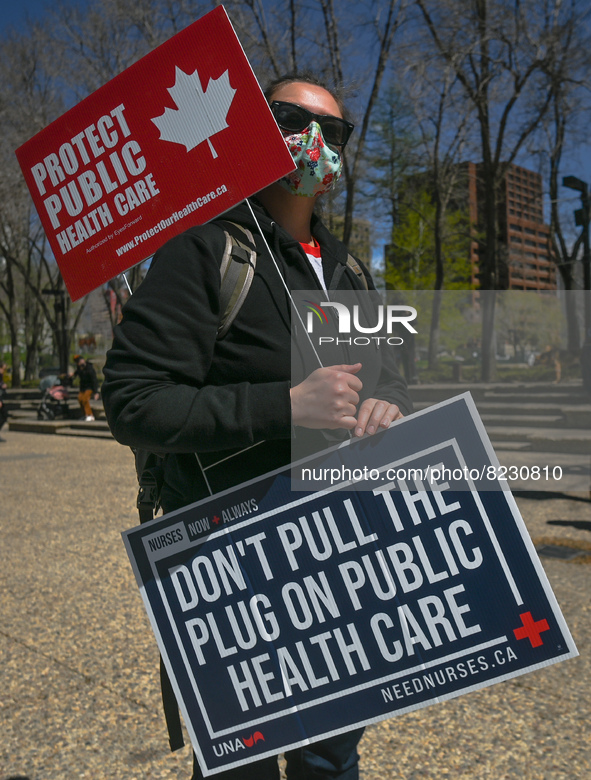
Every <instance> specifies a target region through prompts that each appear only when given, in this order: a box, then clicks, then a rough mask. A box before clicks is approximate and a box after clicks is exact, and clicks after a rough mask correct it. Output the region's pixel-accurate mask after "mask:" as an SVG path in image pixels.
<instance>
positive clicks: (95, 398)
mask: <svg viewBox="0 0 591 780" xmlns="http://www.w3.org/2000/svg"><path fill="white" fill-rule="evenodd" d="M92 397H93V399H94V400H95V401H98V399H99V397H100V396H99V394H98V393H95V394H94V395H93V396H92Z"/></svg>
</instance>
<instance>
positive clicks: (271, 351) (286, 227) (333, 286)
mask: <svg viewBox="0 0 591 780" xmlns="http://www.w3.org/2000/svg"><path fill="white" fill-rule="evenodd" d="M266 94H267V98H268V100H269V103H270V105H271V109H272V111H273V114H274V116H275V118H276V120H277V122H278V124H279V126H280V128H281V129H282V131H283V134H284V136H285V138H286V143H287V144H288V147H289V148H290V150H291V152H292V155H293V156H294V160H295V161H296V163H297V165H298V168H297V171H296V172H295V173H293V174H290V175H288V176H287V177H285V178H284V179H283V180H281V181H279V182H275V183H274V184H272V185H271V186H269V187H267V188H266V189H265V190H263V191H261V192H259V193H258V194H257V196H256V197H254V198H251V199H250V205H251V207H252V209H253V211H254V214H255V215H256V217H257V220H258V224H257V222H255V220H254V219H253V217H252V214H251V212H250V210H249V208H248V204H246V203H242V204H240V205H238V206H237V207H236V208H234V209H233V210H232V211H231V212H229V213H228V214H226V215H224V217H223V219H225V220H231V221H233V222H236V223H239V224H240V225H243V226H244V227H247V228H248V229H249V230H250V231H251V232H252V233H253V235H254V238H255V244H256V249H257V254H258V260H257V266H256V273H255V276H254V280H253V283H252V287H251V288H250V291H249V292H248V295H247V297H246V299H245V301H244V303H243V304H242V307H241V309H240V311H239V313H238V316H237V318H236V320H235V321H234V323H233V324H232V326H231V327H230V330H229V332H228V334H227V335H226V336H225V337H224V338H222V339H219V338H216V332H217V328H218V322H219V319H220V311H219V308H220V307H219V291H220V270H219V266H220V259H221V257H222V253H223V251H224V245H225V239H224V233H223V230H222V228H221V227H220V225H219V221H218V220H214V221H213V222H211V223H209V224H207V225H203V226H201V227H194V228H191V229H189V230H188V231H186V232H185V233H183V234H182V235H180V236H177V237H176V238H173V239H171V240H170V241H169V242H168V243H166V244H165V245H164V246H163V247H162V248H161V249H160V250H159V251H158V252H157V254H156V255H155V257H154V260H153V262H152V264H151V267H150V270H149V272H148V274H147V276H146V279H145V280H144V282H142V284H141V286H140V287H139V288H138V290H137V291H136V292H135V293H134V294H133V296H132V297H131V298H130V300H129V301H128V302H127V304H126V306H125V308H124V312H123V318H122V321H121V323H120V324H119V325H118V326H117V328H116V331H115V338H114V343H113V347H112V349H111V350H110V351H109V353H108V355H107V362H106V366H105V369H104V373H105V380H106V381H105V383H104V385H103V399H104V403H105V411H106V413H107V417H108V420H109V424H110V426H111V430H112V431H113V434H114V435H115V437H116V438H117V439H118V440H119V441H120V442H122V443H124V444H128V445H131V446H133V447H139V448H143V449H149V450H153V451H158V452H164V453H168V455H167V458H166V461H165V478H164V488H163V493H162V505H163V508H164V510H165V511H171V510H173V509H177V508H180V507H182V506H184V505H186V504H188V503H190V502H193V501H196V500H198V499H201V498H204V497H206V496H207V495H208V494H209V493H208V487H211V488H212V489H213V490H214V492H215V491H218V490H221V489H224V488H229V487H232V486H233V485H236V484H239V483H241V482H243V481H245V480H247V479H251V478H253V477H255V476H258V475H260V474H263V473H265V472H267V471H270V470H271V469H275V468H278V467H280V466H282V465H286V464H288V463H289V462H290V445H291V440H292V432H294V431H295V436H296V439H299V440H304V441H306V442H307V444H308V449H309V450H310V451H314V450H316V451H318V450H320V449H324V448H326V447H327V444H328V442H327V437H326V435H325V432H326V431H332V432H335V433H338V432H339V431H340V432H345V433H346V432H347V431H351V432H352V434H353V435H355V436H363V435H364V434H366V433H367V434H372V433H375V432H376V431H377V430H378V429H380V428H386V427H388V426H389V425H390V423H391V422H392V421H394V420H396V419H397V418H398V417H400V416H401V415H402V414H405V413H408V412H409V411H410V410H411V405H410V402H409V399H408V396H407V393H406V386H405V383H404V381H403V379H402V378H401V376H400V374H399V373H398V371H397V369H396V367H395V365H394V364H393V362H392V361H391V360H390V359H389V358H388V357H387V355H382V356H380V355H379V354H378V355H377V357H376V358H375V360H377V361H378V363H379V365H378V368H377V370H376V369H375V367H374V368H372V369H370V368H369V367H367V366H362V365H361V364H359V363H357V364H354V365H351V364H350V363H349V361H348V360H347V353H346V352H344V351H343V352H341V353H340V356H341V360H340V362H339V363H338V364H337V363H335V364H334V365H330V366H329V367H326V368H315V367H314V366H313V365H311V366H307V367H306V368H305V371H304V373H303V376H302V378H301V381H296V382H294V383H293V386H291V379H292V377H291V361H290V346H291V328H290V305H289V298H288V295H287V294H286V288H289V290H318V291H319V294H320V295H324V292H321V291H323V289H328V290H343V291H347V290H349V291H355V290H362V289H364V284H363V281H362V280H360V279H359V278H358V276H357V275H356V274H355V273H354V271H353V270H352V269H351V268H350V267H349V266H348V265H347V250H346V248H345V247H344V245H343V244H341V243H340V242H339V241H338V240H337V239H336V238H335V237H334V236H333V235H332V234H331V233H330V232H329V231H328V230H327V229H326V227H325V226H324V225H323V224H322V222H321V220H320V219H319V218H318V217H317V216H316V215H315V213H314V206H315V204H316V201H317V200H318V198H319V197H320V196H321V195H323V194H324V193H326V192H327V191H328V190H329V189H330V188H331V187H332V186H333V185H334V183H335V182H336V181H337V179H338V177H339V175H340V172H341V169H342V152H343V148H344V146H345V144H346V143H347V140H348V138H349V135H350V132H351V130H352V129H353V127H352V125H350V123H348V122H346V121H345V120H344V119H343V107H342V103H341V101H340V100H339V99H338V97H337V96H335V95H333V94H332V93H331V92H330V91H329V90H328V89H326V88H325V87H324V86H322V85H321V84H320V82H319V81H318V80H316V79H315V78H314V77H312V76H307V75H306V76H302V75H298V76H295V77H291V76H287V77H285V78H282V79H279V80H277V81H276V82H274V83H273V84H271V86H270V87H269V88H268V90H267V92H266ZM251 126H252V127H256V118H255V119H253V122H252V124H251ZM258 153H259V154H260V155H261V160H262V162H261V164H264V150H261V149H259V150H258ZM259 225H260V228H261V230H262V232H263V235H264V236H265V237H266V239H267V242H268V245H269V246H270V247H271V248H272V252H273V255H274V257H275V258H276V261H277V263H278V266H279V270H278V269H277V267H276V266H275V265H274V264H273V262H272V259H271V258H270V256H269V252H268V250H267V248H266V247H265V244H264V242H263V238H262V236H261V234H260V230H259ZM280 273H281V275H282V277H283V279H282V278H280ZM364 273H365V277H366V279H367V281H368V284H369V286H370V288H372V287H373V283H372V281H371V278H370V277H369V274H368V273H367V272H366V271H364ZM378 352H379V351H378ZM381 352H384V353H386V352H387V350H381ZM316 365H317V364H316ZM347 435H348V434H347ZM230 456H231V457H230ZM222 460H223V465H222V466H220V468H219V471H218V472H217V474H216V476H215V478H213V477H212V476H211V475H212V474H213V471H210V470H208V471H207V479H206V478H205V476H204V471H203V469H202V465H204V464H205V462H207V463H208V464H209V463H212V462H214V461H222ZM212 479H214V483H213V486H212ZM208 482H209V484H208ZM362 731H363V730H362V729H357V730H355V731H353V732H351V733H348V734H344V735H340V736H336V737H331V738H329V739H325V740H322V741H320V742H317V743H315V744H313V745H309V746H307V747H305V748H298V749H295V750H291V751H288V752H287V754H286V759H287V770H286V771H287V777H288V778H289V780H311V779H312V778H319V779H320V778H333V779H334V780H337V779H338V780H355V778H357V777H358V776H359V774H358V755H357V744H358V741H359V739H360V738H361V735H362ZM193 777H194V780H198V779H199V778H201V777H202V774H201V772H200V770H199V768H198V766H197V764H196V763H195V766H194V776H193ZM217 777H219V778H220V780H277V779H278V778H279V769H278V764H277V761H276V759H275V758H268V759H264V760H262V761H258V762H256V763H253V764H248V765H246V766H243V767H240V768H239V769H235V770H227V771H225V772H222V773H220V774H219V775H217Z"/></svg>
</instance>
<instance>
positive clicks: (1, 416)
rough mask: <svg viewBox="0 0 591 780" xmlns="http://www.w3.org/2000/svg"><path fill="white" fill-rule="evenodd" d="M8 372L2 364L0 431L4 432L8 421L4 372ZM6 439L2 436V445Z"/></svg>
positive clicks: (0, 371) (0, 438) (0, 373)
mask: <svg viewBox="0 0 591 780" xmlns="http://www.w3.org/2000/svg"><path fill="white" fill-rule="evenodd" d="M5 371H6V363H0V431H1V430H2V426H3V425H4V423H5V422H6V420H8V410H7V408H6V404H5V399H6V396H7V392H6V390H7V385H6V382H5V381H4V372H5ZM5 441H6V439H3V438H2V436H0V443H1V442H5Z"/></svg>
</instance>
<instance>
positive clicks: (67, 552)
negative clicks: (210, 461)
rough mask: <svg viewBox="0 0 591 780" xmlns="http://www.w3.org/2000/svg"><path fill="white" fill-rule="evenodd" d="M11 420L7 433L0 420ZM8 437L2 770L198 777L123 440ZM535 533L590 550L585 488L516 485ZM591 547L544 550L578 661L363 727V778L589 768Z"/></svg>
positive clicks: (584, 774) (0, 476)
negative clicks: (162, 687)
mask: <svg viewBox="0 0 591 780" xmlns="http://www.w3.org/2000/svg"><path fill="white" fill-rule="evenodd" d="M3 433H4V432H3ZM5 438H6V439H7V442H6V443H4V444H0V507H1V512H0V530H1V532H2V544H1V546H0V583H1V587H2V621H1V623H0V683H1V684H0V733H1V734H2V739H1V741H0V780H7V779H8V778H9V777H11V776H13V775H25V776H28V777H29V778H30V780H77V778H89V779H90V778H92V780H103V778H104V779H105V780H107V779H108V780H111V779H112V780H136V779H137V780H147V779H150V780H151V779H152V778H154V779H155V778H175V779H176V780H189V778H190V774H191V773H190V764H191V759H190V750H189V749H188V748H186V749H185V750H182V751H179V752H177V753H174V754H171V753H169V752H168V744H167V738H166V733H165V728H164V725H163V718H162V714H161V705H160V694H159V682H158V674H157V659H158V653H157V650H156V646H155V642H154V640H153V639H152V636H151V631H150V629H149V626H148V620H147V617H146V615H145V613H144V609H143V606H142V603H141V599H140V597H139V594H138V591H137V587H136V584H135V581H134V578H133V574H132V572H131V568H130V566H129V563H128V561H127V557H126V555H125V551H124V548H123V544H122V542H121V539H120V535H119V534H120V532H121V531H123V530H125V529H127V528H130V527H131V526H133V525H136V522H137V516H136V513H135V509H134V504H135V492H136V491H135V472H134V467H133V459H132V457H131V453H130V451H129V450H128V449H126V448H124V447H120V446H119V445H118V444H116V443H115V442H113V441H108V440H105V441H103V440H92V439H82V438H71V437H62V436H41V435H36V434H26V433H15V432H10V431H9V432H8V433H6V434H5ZM518 504H519V506H520V509H521V511H522V514H523V517H524V519H525V522H526V524H527V526H528V528H529V531H530V533H531V535H532V537H533V538H534V540H536V541H542V542H546V543H563V544H570V545H573V546H576V547H578V548H580V549H583V550H588V551H590V553H591V504H590V503H589V501H588V500H586V499H584V498H583V497H551V496H549V495H548V494H546V496H545V497H543V498H541V497H527V498H523V497H522V498H518ZM590 560H591V556H587V557H580V558H579V559H575V561H573V562H565V561H561V560H554V559H549V558H543V559H542V561H543V564H544V568H545V570H546V572H547V574H548V577H549V579H550V582H551V583H552V586H553V588H554V591H555V593H556V596H557V598H558V601H559V603H560V605H561V607H562V610H563V612H564V615H565V618H566V621H567V623H568V625H569V627H570V629H571V631H572V633H573V635H574V638H575V641H576V643H577V645H578V648H579V652H580V653H581V655H580V657H579V658H576V659H574V660H570V661H567V662H565V663H561V664H557V665H554V666H551V667H548V668H547V669H544V670H542V671H538V672H535V673H532V674H530V675H527V676H524V677H520V678H518V679H517V680H514V681H511V682H505V683H501V684H498V685H495V686H492V687H490V688H487V689H485V690H481V691H477V692H475V693H472V694H470V695H468V696H463V697H461V698H459V699H455V700H453V701H449V702H446V703H443V704H439V705H437V706H433V707H430V708H427V709H423V710H421V711H419V712H414V713H410V714H407V715H404V716H401V717H399V718H396V719H393V720H390V721H385V722H383V723H380V724H377V725H374V726H371V727H370V728H368V729H367V732H366V736H365V737H364V739H363V742H362V744H361V752H362V767H363V768H362V778H363V780H384V779H385V778H388V779H389V778H392V780H398V779H400V780H418V779H419V778H420V780H431V779H433V780H435V779H436V778H437V779H438V778H446V777H449V778H454V780H455V779H456V778H466V779H467V778H490V780H509V779H511V780H513V778H515V779H516V780H517V778H519V780H563V779H564V780H573V779H575V778H581V780H586V779H587V778H591V747H590V743H589V738H588V733H587V730H588V724H589V720H590V716H591V705H590V703H589V685H590V684H591V667H590V661H591V653H590V652H589V645H590V639H591V636H590V634H591V620H590V607H589V593H590V592H591V565H590V564H589V561H590Z"/></svg>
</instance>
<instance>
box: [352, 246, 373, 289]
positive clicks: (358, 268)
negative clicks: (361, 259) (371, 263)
mask: <svg viewBox="0 0 591 780" xmlns="http://www.w3.org/2000/svg"><path fill="white" fill-rule="evenodd" d="M347 268H350V269H351V270H352V271H353V273H354V274H355V276H356V277H357V278H358V279H359V281H360V282H361V284H362V285H363V287H364V289H365V290H369V285H368V283H367V277H366V275H365V274H364V273H363V268H362V267H361V266H360V265H359V263H358V262H357V260H355V258H354V257H353V255H347Z"/></svg>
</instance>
